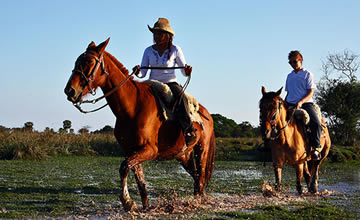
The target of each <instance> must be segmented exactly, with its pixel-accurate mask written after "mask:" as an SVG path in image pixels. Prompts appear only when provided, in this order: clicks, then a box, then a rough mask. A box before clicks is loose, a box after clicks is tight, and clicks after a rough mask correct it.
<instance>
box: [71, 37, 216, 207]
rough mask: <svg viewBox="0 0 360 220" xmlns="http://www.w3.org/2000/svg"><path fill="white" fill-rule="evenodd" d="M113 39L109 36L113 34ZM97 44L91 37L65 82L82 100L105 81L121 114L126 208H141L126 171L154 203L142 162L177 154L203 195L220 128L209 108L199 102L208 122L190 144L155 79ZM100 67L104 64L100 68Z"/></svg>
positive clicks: (106, 90)
mask: <svg viewBox="0 0 360 220" xmlns="http://www.w3.org/2000/svg"><path fill="white" fill-rule="evenodd" d="M109 39H110V38H109ZM109 39H107V40H106V41H105V42H103V43H101V44H100V45H98V46H96V45H95V43H94V42H91V43H90V44H89V46H88V48H87V49H86V51H85V52H84V53H83V54H81V55H80V56H79V57H78V59H77V60H76V62H75V68H74V70H73V73H72V75H71V77H70V79H69V81H68V83H67V85H66V88H65V90H64V91H65V94H66V95H67V98H68V100H69V101H71V102H72V103H73V104H74V105H76V106H79V103H82V102H83V101H82V99H83V97H84V96H85V95H86V94H88V93H93V92H94V91H95V90H96V88H98V87H100V88H101V90H102V91H103V93H104V94H105V95H104V96H105V98H106V101H107V103H108V105H109V107H110V109H111V110H112V112H113V113H114V115H115V116H116V124H115V130H114V134H115V137H116V139H117V141H118V142H119V144H120V146H121V147H122V149H123V151H124V152H125V160H124V161H123V162H122V163H121V165H120V169H119V173H120V179H121V193H120V200H121V202H122V204H123V207H124V209H125V210H137V207H136V204H135V202H134V201H132V200H131V198H130V195H129V192H128V187H127V177H128V173H129V171H130V170H132V171H133V172H134V175H135V179H136V182H137V185H138V188H139V191H140V195H141V200H142V205H143V208H144V209H148V208H149V201H148V197H147V189H146V182H145V179H144V173H143V168H142V164H141V163H142V162H144V161H147V160H157V159H158V160H169V159H176V160H178V161H179V162H180V163H181V165H182V166H183V167H184V168H185V170H186V171H187V172H188V173H189V174H190V175H191V176H192V178H193V179H194V194H195V195H203V194H204V193H205V186H206V185H207V184H208V183H209V181H210V178H211V175H212V172H213V168H214V159H215V147H216V146H215V134H214V129H213V120H212V117H211V115H210V114H209V112H208V111H207V110H206V109H205V108H204V107H203V106H202V105H200V109H199V113H200V116H201V118H202V121H203V124H202V125H200V124H198V123H193V125H194V127H195V128H196V129H197V131H196V135H197V140H196V142H195V143H194V144H192V145H191V146H186V145H185V139H184V135H183V133H182V131H181V129H180V126H179V123H178V122H176V121H170V120H166V121H165V120H164V119H163V118H162V117H161V116H162V115H161V111H160V109H159V108H158V104H157V101H156V97H155V96H154V94H153V91H152V88H151V85H150V84H148V83H146V82H138V81H135V80H133V77H132V76H131V75H129V72H128V70H127V69H126V68H125V67H124V66H123V65H122V64H121V63H120V62H119V61H118V60H117V59H116V58H115V57H114V56H112V55H111V54H110V53H108V52H106V51H105V47H106V45H107V44H108V42H109ZM100 67H101V68H100Z"/></svg>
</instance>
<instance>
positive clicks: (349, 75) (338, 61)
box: [322, 50, 360, 82]
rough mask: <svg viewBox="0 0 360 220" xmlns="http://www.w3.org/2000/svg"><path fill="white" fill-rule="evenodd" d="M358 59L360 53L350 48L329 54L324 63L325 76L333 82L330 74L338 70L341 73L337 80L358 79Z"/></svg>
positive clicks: (352, 80) (359, 65) (349, 80)
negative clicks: (355, 52)
mask: <svg viewBox="0 0 360 220" xmlns="http://www.w3.org/2000/svg"><path fill="white" fill-rule="evenodd" d="M358 59H359V55H357V54H354V53H353V52H351V51H349V50H344V51H343V52H342V53H336V54H329V55H328V56H327V57H326V61H325V62H323V65H322V70H323V72H324V76H323V78H324V79H325V80H326V81H328V82H331V81H332V80H331V77H330V75H331V74H332V73H333V72H336V73H338V74H339V75H338V78H337V81H348V82H355V81H356V80H357V77H356V76H355V73H356V72H357V70H358V69H359V67H360V63H359V62H358Z"/></svg>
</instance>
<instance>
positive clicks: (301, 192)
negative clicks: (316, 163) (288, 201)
mask: <svg viewBox="0 0 360 220" xmlns="http://www.w3.org/2000/svg"><path fill="white" fill-rule="evenodd" d="M296 190H297V191H298V193H299V195H302V194H303V193H304V189H303V187H302V186H300V187H296Z"/></svg>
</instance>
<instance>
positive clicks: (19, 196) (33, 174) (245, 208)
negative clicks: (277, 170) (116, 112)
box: [0, 132, 360, 219]
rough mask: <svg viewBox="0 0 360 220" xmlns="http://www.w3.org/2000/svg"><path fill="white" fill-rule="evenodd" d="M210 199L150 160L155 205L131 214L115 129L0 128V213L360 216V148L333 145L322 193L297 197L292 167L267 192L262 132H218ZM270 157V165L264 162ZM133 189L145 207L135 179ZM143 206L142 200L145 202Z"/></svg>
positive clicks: (166, 165)
mask: <svg viewBox="0 0 360 220" xmlns="http://www.w3.org/2000/svg"><path fill="white" fill-rule="evenodd" d="M216 141H217V152H216V163H215V169H214V174H213V177H212V179H211V182H210V184H209V186H208V187H207V195H208V196H207V197H206V198H201V199H200V200H199V199H198V198H193V197H192V193H193V180H192V178H191V177H190V176H189V175H188V174H187V173H186V172H185V171H184V169H183V168H182V167H181V166H180V164H179V163H177V162H176V161H148V162H145V163H144V171H145V179H146V181H147V184H148V191H149V196H150V198H151V202H150V205H151V210H148V211H147V212H143V211H142V212H140V213H125V212H124V211H123V209H122V206H121V204H120V201H119V196H118V195H119V189H120V187H119V174H118V168H119V166H120V163H121V161H122V160H123V157H122V156H123V155H122V152H121V150H120V148H119V145H118V144H117V142H116V140H115V138H114V137H113V135H112V134H89V133H83V134H69V133H56V132H2V133H0V158H1V159H2V160H0V218H28V217H34V218H38V217H69V218H71V217H73V216H78V217H96V216H97V217H104V216H105V217H106V216H112V217H115V218H127V217H132V218H139V219H140V218H170V217H176V218H195V219H207V218H219V219H231V218H240V219H241V218H245V219H302V218H318V217H319V218H323V219H325V218H327V219H328V218H330V219H331V218H334V219H349V218H350V219H351V218H359V217H360V212H359V210H358V208H357V207H359V205H360V202H359V201H360V189H359V185H360V184H359V183H360V163H359V162H358V161H359V155H360V154H359V152H360V150H359V149H360V148H359V147H356V146H352V147H344V146H333V148H332V150H331V152H330V154H329V157H328V159H327V161H326V163H325V164H323V166H322V168H321V174H320V184H319V190H320V191H322V192H323V193H320V194H318V195H315V196H306V195H305V196H301V197H300V196H298V195H297V194H296V192H295V175H294V172H295V171H294V169H293V168H292V167H289V166H286V167H285V169H284V177H283V185H284V191H283V192H282V193H281V195H280V196H277V197H273V198H267V197H264V196H263V194H262V185H263V183H264V182H267V183H270V184H271V183H273V182H274V174H273V169H272V164H271V162H270V161H271V157H270V155H269V154H268V153H263V152H260V151H259V149H261V148H262V147H263V142H262V140H261V138H257V137H253V138H247V137H243V138H217V140H216ZM9 159H11V160H9ZM264 161H265V164H266V166H265V167H264ZM129 191H130V193H131V195H132V197H133V198H134V199H135V201H136V202H137V203H138V204H139V205H140V203H141V202H140V196H139V195H138V191H137V187H136V182H135V180H134V178H133V175H130V180H129ZM140 207H141V205H140Z"/></svg>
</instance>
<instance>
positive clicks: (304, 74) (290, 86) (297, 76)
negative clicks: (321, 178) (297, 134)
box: [285, 50, 322, 160]
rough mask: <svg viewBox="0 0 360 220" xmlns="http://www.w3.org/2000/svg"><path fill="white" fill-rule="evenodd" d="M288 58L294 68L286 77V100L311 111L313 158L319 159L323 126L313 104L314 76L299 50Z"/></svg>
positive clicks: (291, 53) (291, 104) (292, 52)
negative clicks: (304, 65)
mask: <svg viewBox="0 0 360 220" xmlns="http://www.w3.org/2000/svg"><path fill="white" fill-rule="evenodd" d="M288 59H289V64H290V65H291V67H292V68H293V69H294V70H293V71H292V72H291V73H289V74H288V76H287V78H286V85H285V91H286V92H287V94H286V97H285V101H286V102H287V104H288V105H289V106H294V107H296V109H299V108H303V109H305V110H306V111H307V112H308V113H309V116H310V123H309V126H310V130H311V142H312V145H313V150H312V153H311V158H312V159H315V160H319V159H320V149H321V145H320V137H321V132H322V127H321V122H320V119H319V118H318V116H317V114H316V110H315V108H314V104H313V102H314V100H313V95H314V90H315V88H316V85H315V81H314V76H313V74H312V73H311V72H309V71H308V70H305V69H303V67H302V62H303V57H302V55H301V53H300V52H299V51H297V50H295V51H291V52H290V53H289V56H288Z"/></svg>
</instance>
